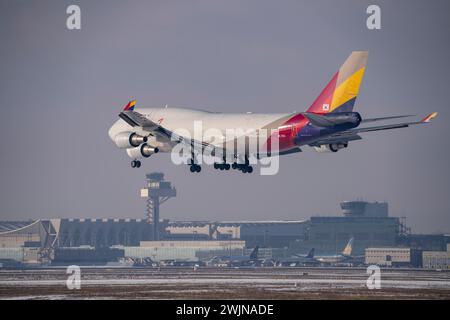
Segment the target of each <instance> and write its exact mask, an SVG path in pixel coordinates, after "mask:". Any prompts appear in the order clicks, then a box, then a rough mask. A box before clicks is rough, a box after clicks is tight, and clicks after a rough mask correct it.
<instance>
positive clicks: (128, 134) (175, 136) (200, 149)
mask: <svg viewBox="0 0 450 320" xmlns="http://www.w3.org/2000/svg"><path fill="white" fill-rule="evenodd" d="M368 54H369V53H368V51H354V52H352V53H351V54H350V56H349V57H348V58H347V60H346V61H345V62H344V64H343V65H342V66H341V67H340V69H339V70H338V71H337V72H336V73H335V74H334V75H333V77H332V78H331V80H330V81H329V83H328V84H327V85H326V86H325V88H324V89H323V90H322V92H321V93H320V95H319V96H318V97H317V98H316V100H315V101H314V102H313V103H312V104H311V106H310V107H309V108H308V109H307V110H306V111H305V112H292V113H273V114H257V113H251V112H247V113H216V112H208V111H202V110H196V109H187V108H175V107H168V106H167V105H166V106H165V107H163V108H136V100H132V101H130V102H129V103H128V104H127V105H126V106H125V108H124V109H123V111H122V112H120V113H119V118H120V119H118V120H117V121H116V122H115V123H114V124H113V125H112V126H111V127H110V129H109V131H108V134H109V137H110V138H111V140H112V141H113V142H114V143H115V144H116V146H117V147H119V148H121V149H125V150H126V152H127V154H128V156H129V157H130V158H131V159H133V160H132V162H131V166H132V167H133V168H139V167H140V166H141V160H142V159H146V158H148V157H150V156H151V155H153V154H156V153H158V152H173V153H176V150H178V149H177V147H180V146H181V147H183V148H186V149H188V151H189V153H188V156H187V157H186V161H185V162H184V163H186V164H188V165H189V167H190V171H191V172H200V171H201V165H200V164H201V163H200V164H199V160H198V159H199V158H201V156H202V155H203V154H205V153H206V154H207V155H210V156H212V157H213V158H214V159H216V160H217V161H216V160H215V162H214V163H213V164H214V168H215V169H220V170H230V168H232V169H237V170H240V171H241V172H243V173H251V172H253V167H252V164H254V163H255V162H257V160H255V159H263V158H268V157H273V156H275V155H287V154H292V153H297V152H301V151H302V149H301V147H307V146H309V147H313V148H314V149H315V151H317V152H337V151H339V150H341V149H345V148H347V147H348V145H349V142H352V141H356V140H361V139H362V137H361V136H360V134H361V133H366V132H373V131H380V130H389V129H396V128H405V127H409V126H411V125H418V124H426V123H429V122H430V121H431V120H432V119H433V118H435V117H436V116H437V112H433V113H431V114H429V115H427V116H426V117H424V118H422V119H421V120H418V121H417V120H416V121H409V122H397V123H394V124H384V125H376V126H370V125H369V126H367V125H366V124H368V123H372V122H378V121H385V120H393V119H399V118H405V117H411V116H412V115H398V116H384V117H377V118H363V117H362V116H361V114H360V113H358V112H355V111H353V109H354V106H355V101H356V98H357V96H358V93H359V88H360V84H361V81H362V79H363V75H364V72H365V69H366V64H367V60H368ZM200 124H201V125H200ZM179 129H183V130H182V132H180V130H179ZM199 130H200V137H196V132H197V131H199ZM212 130H215V132H216V134H214V135H212V137H208V138H205V136H204V134H205V133H206V132H210V131H212ZM228 130H229V131H233V130H234V132H235V133H236V134H234V135H228V134H227V133H228ZM239 130H241V131H239ZM238 132H240V133H239V134H238ZM267 132H269V133H270V134H269V133H267ZM197 135H198V133H197ZM238 140H239V141H240V142H242V141H243V143H238V142H237V141H238ZM277 144H278V147H276V145H277ZM254 145H256V148H253V149H252V150H251V147H253V146H254ZM272 149H273V150H272ZM250 160H251V161H252V162H251V163H250ZM211 164H212V163H211Z"/></svg>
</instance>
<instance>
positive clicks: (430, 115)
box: [420, 112, 438, 123]
mask: <svg viewBox="0 0 450 320" xmlns="http://www.w3.org/2000/svg"><path fill="white" fill-rule="evenodd" d="M437 115H438V113H437V112H433V113H431V114H429V115H427V116H426V117H425V118H423V119H422V120H420V122H422V123H428V122H430V121H431V120H432V119H434V118H436V117H437Z"/></svg>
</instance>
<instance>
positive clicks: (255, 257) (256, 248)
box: [250, 246, 259, 260]
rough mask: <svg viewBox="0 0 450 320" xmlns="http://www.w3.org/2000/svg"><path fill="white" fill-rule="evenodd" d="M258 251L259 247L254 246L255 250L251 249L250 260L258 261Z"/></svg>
mask: <svg viewBox="0 0 450 320" xmlns="http://www.w3.org/2000/svg"><path fill="white" fill-rule="evenodd" d="M258 250H259V246H256V247H255V249H253V251H252V253H250V259H251V260H258Z"/></svg>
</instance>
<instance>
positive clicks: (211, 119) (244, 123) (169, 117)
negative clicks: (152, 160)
mask: <svg viewBox="0 0 450 320" xmlns="http://www.w3.org/2000/svg"><path fill="white" fill-rule="evenodd" d="M135 111H137V112H139V113H140V114H142V115H144V116H145V117H146V118H147V119H148V120H151V121H152V122H154V123H157V124H159V125H161V126H162V127H164V128H165V129H167V130H170V131H172V132H181V134H182V135H183V136H186V134H189V135H190V136H191V137H192V138H194V139H196V140H199V141H204V142H206V143H210V144H212V145H215V146H221V145H223V143H224V142H226V141H227V140H229V139H227V137H230V135H229V134H227V130H228V131H230V130H231V131H234V132H237V133H241V135H242V134H244V135H245V136H247V135H248V136H252V137H254V136H255V135H254V132H255V130H261V129H262V128H266V127H268V126H269V127H270V125H271V124H275V126H276V128H275V129H277V128H278V127H277V125H276V122H277V121H278V120H279V119H283V118H286V117H289V116H290V115H291V114H289V113H280V114H253V113H214V112H207V111H200V110H193V109H185V108H138V109H136V110H135ZM180 130H181V131H180ZM127 131H133V132H136V133H137V134H140V135H145V136H147V135H148V132H147V131H145V130H143V129H142V128H139V127H131V126H130V125H129V124H127V123H126V122H125V121H123V120H122V119H119V120H117V121H116V122H115V123H114V124H113V126H112V127H111V128H110V129H109V132H108V133H109V136H110V138H111V139H112V140H113V141H114V139H115V137H116V135H117V134H119V133H121V132H127ZM218 133H221V135H222V137H221V139H217V135H218ZM209 134H212V135H214V136H215V138H214V139H212V138H211V137H209ZM199 135H200V136H199ZM233 138H236V137H235V136H233ZM233 138H232V140H233ZM149 144H150V145H152V146H154V147H158V148H159V150H160V151H162V152H170V151H171V150H172V148H173V146H174V144H171V143H169V142H168V141H167V140H165V141H164V140H162V139H158V138H157V137H152V136H150V137H149ZM243 151H244V150H237V152H243Z"/></svg>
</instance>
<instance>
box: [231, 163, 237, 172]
mask: <svg viewBox="0 0 450 320" xmlns="http://www.w3.org/2000/svg"><path fill="white" fill-rule="evenodd" d="M231 167H232V168H233V169H234V170H236V169H237V168H238V164H237V163H236V162H233V164H232V165H231Z"/></svg>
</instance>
